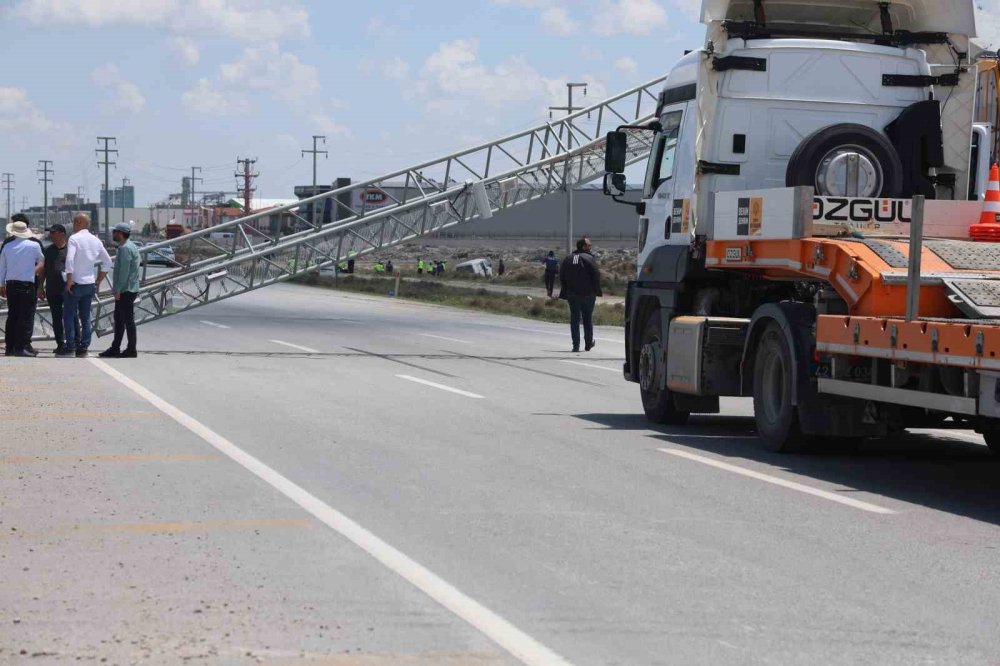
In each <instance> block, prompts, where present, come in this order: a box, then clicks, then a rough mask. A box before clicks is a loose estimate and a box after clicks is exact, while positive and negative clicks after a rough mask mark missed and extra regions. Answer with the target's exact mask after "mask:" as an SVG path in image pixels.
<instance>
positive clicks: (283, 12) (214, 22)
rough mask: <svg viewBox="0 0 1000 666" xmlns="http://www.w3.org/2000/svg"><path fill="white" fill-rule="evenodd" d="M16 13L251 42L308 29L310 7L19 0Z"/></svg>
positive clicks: (179, 0)
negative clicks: (154, 28) (160, 29)
mask: <svg viewBox="0 0 1000 666" xmlns="http://www.w3.org/2000/svg"><path fill="white" fill-rule="evenodd" d="M12 15H13V16H14V17H15V18H18V19H21V20H24V21H28V22H30V23H34V24H37V25H52V24H64V25H72V26H78V25H80V24H81V23H82V24H84V25H87V26H90V27H103V26H109V25H138V26H150V27H159V28H164V29H166V30H169V31H171V32H174V33H178V34H182V35H187V36H191V35H198V36H202V37H210V38H217V37H219V36H222V37H226V38H229V39H234V40H238V41H247V42H253V41H269V40H280V39H284V38H287V37H292V36H297V35H307V34H309V14H308V12H306V10H305V9H303V8H302V7H300V6H299V5H298V3H297V2H294V1H292V2H289V1H288V0H142V1H141V2H140V1H138V0H128V1H121V0H19V1H18V2H17V4H15V5H14V8H13V12H12Z"/></svg>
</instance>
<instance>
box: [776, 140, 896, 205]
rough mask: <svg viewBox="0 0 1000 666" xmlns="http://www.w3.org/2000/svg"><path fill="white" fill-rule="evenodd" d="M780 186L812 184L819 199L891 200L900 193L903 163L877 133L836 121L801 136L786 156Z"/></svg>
mask: <svg viewBox="0 0 1000 666" xmlns="http://www.w3.org/2000/svg"><path fill="white" fill-rule="evenodd" d="M849 181H850V182H849ZM785 184H786V185H787V186H788V187H795V186H797V185H808V186H811V187H814V188H815V189H816V195H817V196H821V197H824V196H833V197H846V196H852V197H864V198H886V199H891V198H894V197H898V196H900V194H901V193H902V190H903V164H902V162H901V161H900V159H899V155H898V154H897V153H896V149H895V148H894V147H893V145H892V144H891V143H890V142H889V139H888V138H887V137H885V136H884V135H883V134H882V133H880V132H878V131H876V130H873V129H872V128H870V127H865V126H864V125H855V124H853V123H842V124H840V125H831V126H830V127H824V128H823V129H821V130H817V131H816V132H813V133H812V134H810V135H809V136H807V137H806V138H805V139H803V141H802V143H800V144H799V146H798V148H796V149H795V152H793V153H792V157H791V158H790V159H789V160H788V168H787V170H786V171H785ZM849 185H850V186H849Z"/></svg>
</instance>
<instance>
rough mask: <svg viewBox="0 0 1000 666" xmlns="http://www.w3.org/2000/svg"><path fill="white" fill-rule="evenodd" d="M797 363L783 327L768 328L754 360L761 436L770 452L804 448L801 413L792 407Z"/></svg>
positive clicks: (762, 335)
mask: <svg viewBox="0 0 1000 666" xmlns="http://www.w3.org/2000/svg"><path fill="white" fill-rule="evenodd" d="M793 359H794V355H793V354H792V350H791V349H789V347H788V339H787V338H786V337H785V334H784V333H783V332H782V330H781V327H779V326H778V325H777V324H775V323H771V324H768V325H767V328H765V329H764V332H763V333H762V334H761V336H760V339H759V341H758V343H757V353H756V357H755V359H754V366H753V372H754V377H753V411H754V418H755V419H756V421H757V434H758V435H759V436H760V439H761V441H762V442H763V443H764V447H765V448H766V449H767V450H769V451H776V452H781V453H794V452H797V451H800V450H802V447H803V439H804V438H803V436H802V431H801V429H800V427H799V414H798V409H797V408H796V407H795V405H793V404H792V391H793V387H792V382H793V381H794V380H793V372H792V363H793Z"/></svg>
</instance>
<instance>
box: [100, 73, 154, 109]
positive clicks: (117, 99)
mask: <svg viewBox="0 0 1000 666" xmlns="http://www.w3.org/2000/svg"><path fill="white" fill-rule="evenodd" d="M90 78H91V79H92V80H93V82H94V83H95V84H96V85H97V86H99V87H101V88H105V89H108V90H110V91H111V93H112V95H111V98H110V100H108V102H107V105H106V110H107V111H109V112H112V113H113V112H116V111H127V112H129V113H140V112H141V111H142V110H143V109H144V108H146V98H145V97H143V95H142V92H141V91H140V90H139V86H137V85H135V84H134V83H132V82H131V81H127V80H126V79H125V78H124V77H123V76H122V74H121V71H120V70H119V69H118V65H115V64H113V63H107V64H105V65H101V66H100V67H98V68H97V69H95V70H94V71H93V73H91V75H90Z"/></svg>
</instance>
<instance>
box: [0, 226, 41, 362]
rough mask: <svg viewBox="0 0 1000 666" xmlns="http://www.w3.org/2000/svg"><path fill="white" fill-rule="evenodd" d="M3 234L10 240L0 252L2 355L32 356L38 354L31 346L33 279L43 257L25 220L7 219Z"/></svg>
mask: <svg viewBox="0 0 1000 666" xmlns="http://www.w3.org/2000/svg"><path fill="white" fill-rule="evenodd" d="M7 233H8V234H10V235H11V236H13V237H14V240H12V241H11V242H10V243H7V246H6V247H4V248H3V251H2V252H0V297H3V298H6V299H7V325H6V327H5V329H4V345H5V349H4V354H5V355H6V356H22V357H29V358H33V357H35V356H37V355H38V354H37V352H35V351H33V350H32V349H31V335H32V333H33V332H34V329H35V310H36V308H37V307H38V293H37V292H36V290H35V278H36V277H37V276H38V274H39V273H40V272H41V271H42V268H43V267H44V266H45V257H44V255H43V254H42V247H41V245H39V244H38V243H36V242H34V240H33V238H34V236H33V234H32V233H31V229H29V228H28V225H27V223H25V222H11V223H10V224H8V225H7Z"/></svg>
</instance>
